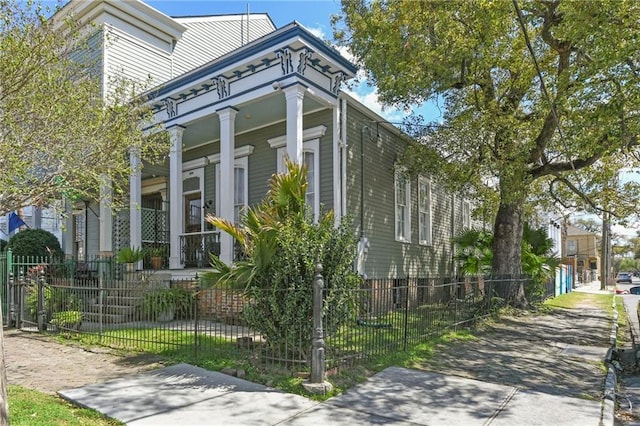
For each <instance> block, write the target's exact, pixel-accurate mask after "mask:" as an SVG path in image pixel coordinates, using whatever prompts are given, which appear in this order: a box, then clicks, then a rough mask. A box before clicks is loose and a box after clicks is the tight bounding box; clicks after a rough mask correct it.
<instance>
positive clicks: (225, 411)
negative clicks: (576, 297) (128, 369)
mask: <svg viewBox="0 0 640 426" xmlns="http://www.w3.org/2000/svg"><path fill="white" fill-rule="evenodd" d="M59 394H60V395H61V396H62V397H63V398H65V399H67V400H70V401H72V402H74V403H76V404H78V405H81V406H85V407H89V408H93V409H96V410H98V411H100V412H102V413H104V414H106V415H108V416H110V417H113V418H116V419H119V420H121V421H123V422H126V423H127V424H129V425H135V426H141V425H176V424H183V425H185V426H186V425H189V426H197V425H309V424H314V425H372V424H395V425H427V424H428V425H488V424H492V425H516V424H517V425H550V424H555V425H580V426H589V425H593V426H596V425H599V424H602V423H601V416H602V403H601V401H592V400H584V399H579V398H570V397H565V396H558V395H548V394H545V393H541V392H531V391H525V390H520V389H518V388H517V387H513V386H504V385H498V384H493V383H487V382H482V381H478V380H472V379H464V378H460V377H453V376H444V375H441V374H437V373H430V372H423V371H417V370H410V369H405V368H397V367H391V368H387V369H386V370H384V371H382V372H380V373H378V374H376V375H374V376H372V377H371V378H369V379H368V380H367V381H366V382H364V383H362V384H360V385H357V386H355V387H354V388H352V389H350V390H349V391H347V392H346V393H344V394H342V395H340V396H337V397H334V398H331V399H329V400H328V401H326V402H324V403H320V404H319V403H316V402H313V401H311V400H308V399H306V398H304V397H302V396H298V395H293V394H287V393H283V392H279V391H277V390H274V389H270V388H267V387H265V386H262V385H257V384H255V383H251V382H247V381H245V380H241V379H237V378H234V377H231V376H227V375H224V374H221V373H217V372H212V371H207V370H203V369H201V368H198V367H194V366H191V365H188V364H178V365H174V366H171V367H167V368H163V369H160V370H156V371H153V372H147V373H142V374H139V375H136V376H133V377H128V378H123V379H116V380H112V381H108V382H105V383H101V384H95V385H90V386H85V387H82V388H78V389H70V390H63V391H60V392H59ZM604 420H605V421H604V424H613V419H610V422H609V421H608V419H604Z"/></svg>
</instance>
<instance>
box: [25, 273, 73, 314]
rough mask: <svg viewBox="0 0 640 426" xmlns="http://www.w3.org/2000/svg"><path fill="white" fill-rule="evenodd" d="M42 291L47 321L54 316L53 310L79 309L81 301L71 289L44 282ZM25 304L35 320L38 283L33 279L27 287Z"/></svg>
mask: <svg viewBox="0 0 640 426" xmlns="http://www.w3.org/2000/svg"><path fill="white" fill-rule="evenodd" d="M42 291H43V296H44V310H45V312H46V321H47V322H49V321H51V320H52V319H53V318H54V313H55V312H58V313H59V312H63V311H80V308H81V305H82V303H81V301H80V299H79V298H78V296H76V295H75V294H74V292H73V290H72V289H68V288H60V287H52V286H50V285H47V284H45V285H44V286H43V287H42ZM26 304H27V311H28V312H29V315H30V316H31V319H32V320H36V319H37V318H38V285H37V284H36V282H35V281H34V282H33V283H32V284H31V285H29V286H28V287H27V299H26Z"/></svg>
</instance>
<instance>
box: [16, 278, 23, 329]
mask: <svg viewBox="0 0 640 426" xmlns="http://www.w3.org/2000/svg"><path fill="white" fill-rule="evenodd" d="M24 288H25V284H24V272H23V270H22V268H19V269H18V285H16V300H17V301H16V328H22V314H23V312H24V297H25V294H24V291H25V290H24Z"/></svg>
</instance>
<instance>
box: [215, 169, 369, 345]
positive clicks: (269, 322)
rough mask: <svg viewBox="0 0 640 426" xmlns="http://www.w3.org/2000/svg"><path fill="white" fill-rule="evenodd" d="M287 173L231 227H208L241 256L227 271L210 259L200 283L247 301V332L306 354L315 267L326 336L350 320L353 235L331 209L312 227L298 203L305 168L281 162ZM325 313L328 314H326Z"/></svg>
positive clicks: (348, 223)
mask: <svg viewBox="0 0 640 426" xmlns="http://www.w3.org/2000/svg"><path fill="white" fill-rule="evenodd" d="M287 167H288V169H289V171H288V173H286V174H281V173H278V174H275V175H274V176H273V177H272V178H271V181H270V190H269V192H268V193H267V197H266V198H265V199H264V200H263V201H262V202H261V203H260V204H259V205H257V206H255V207H252V208H250V209H249V210H248V211H247V212H246V214H245V216H244V217H243V219H242V225H241V226H238V225H235V224H233V223H230V222H228V221H225V220H224V219H221V218H212V219H208V220H210V223H211V224H213V225H214V226H216V227H217V228H219V229H221V230H222V231H224V232H227V233H229V234H231V235H232V236H233V237H234V238H235V239H236V241H237V242H238V244H239V245H241V246H242V251H243V252H244V253H245V254H246V259H244V260H241V261H237V262H235V264H234V266H233V267H229V266H228V265H226V264H225V263H223V262H222V261H220V259H219V258H217V257H216V256H212V259H211V262H212V267H213V271H212V272H207V273H205V274H203V285H206V283H207V282H213V283H214V285H217V286H228V287H232V288H242V289H244V290H245V294H246V296H247V300H249V302H248V304H247V305H246V306H245V308H244V311H243V316H244V319H245V321H246V323H247V325H248V326H249V327H251V328H252V329H254V330H256V331H259V332H260V334H262V335H263V336H264V337H265V338H266V342H267V344H268V345H269V346H270V347H271V348H272V349H276V350H283V349H284V348H287V349H288V350H293V346H294V345H298V346H297V347H296V350H297V351H298V352H299V354H300V355H302V356H308V355H309V350H310V349H311V342H312V336H313V321H312V318H313V306H312V304H313V278H314V274H315V266H316V263H317V262H320V263H321V264H322V267H323V272H322V274H323V277H324V281H325V291H324V310H325V313H327V315H326V316H325V320H324V326H325V336H327V337H328V336H331V335H332V334H333V333H334V332H335V331H337V329H338V328H339V327H340V326H341V325H343V324H345V323H346V321H347V320H348V319H349V318H350V317H352V316H354V315H355V313H356V311H357V309H356V302H355V299H356V292H355V291H353V290H354V289H356V288H358V286H359V284H360V282H361V280H360V277H358V276H357V275H356V274H355V273H354V272H353V268H352V266H353V261H354V258H355V253H356V237H355V234H354V232H353V227H352V223H351V221H350V220H349V219H347V218H342V221H341V224H340V226H339V227H338V228H335V226H334V224H335V217H334V215H333V212H328V213H326V214H323V215H320V217H319V219H318V221H317V222H314V220H313V217H312V215H311V214H310V211H309V207H308V206H307V205H306V203H305V199H306V197H305V195H306V189H307V170H306V169H305V168H304V167H301V166H300V165H296V164H292V163H290V162H289V161H287ZM329 310H330V312H329Z"/></svg>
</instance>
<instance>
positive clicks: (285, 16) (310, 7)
mask: <svg viewBox="0 0 640 426" xmlns="http://www.w3.org/2000/svg"><path fill="white" fill-rule="evenodd" d="M145 3H147V4H148V5H150V6H152V7H154V8H155V9H158V10H159V11H161V12H162V13H164V14H166V15H169V16H197V15H219V14H230V13H247V9H248V10H249V12H250V13H267V14H269V16H270V17H271V19H272V20H273V23H274V24H275V25H276V27H282V26H284V25H286V24H288V23H290V22H293V21H297V22H299V23H301V24H302V25H304V26H305V27H306V28H308V29H309V30H311V31H312V32H313V33H314V34H316V35H317V36H319V37H321V38H323V39H327V40H332V33H333V30H332V28H331V15H334V14H340V11H341V8H340V1H339V0H312V1H306V0H298V1H262V0H253V1H246V0H243V1H241V0H200V1H176V0H146V1H145ZM345 54H346V52H345ZM347 91H348V92H349V94H351V95H352V96H354V97H355V98H357V99H359V100H360V101H361V102H363V103H364V104H365V105H367V106H368V107H369V108H371V109H372V110H374V111H375V112H377V113H378V114H380V115H382V116H383V117H384V118H385V119H387V120H389V121H391V122H401V121H402V118H403V117H404V116H405V115H406V112H404V111H400V110H398V109H395V108H383V107H382V105H381V104H380V103H379V102H378V98H377V92H376V89H375V88H374V87H371V85H369V84H368V82H367V80H366V79H365V78H364V76H363V75H360V76H359V78H358V82H357V83H353V84H352V85H351V86H350V88H349V89H348V90H347ZM418 111H419V113H421V114H423V115H424V116H425V119H426V121H432V120H437V119H439V116H440V112H439V111H438V110H437V108H435V107H433V106H431V107H430V106H422V107H421V108H419V109H418Z"/></svg>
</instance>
